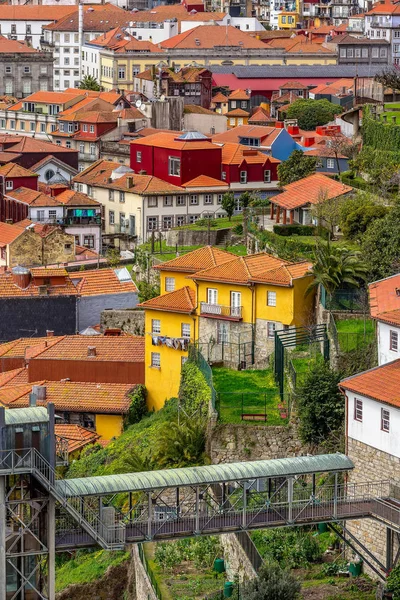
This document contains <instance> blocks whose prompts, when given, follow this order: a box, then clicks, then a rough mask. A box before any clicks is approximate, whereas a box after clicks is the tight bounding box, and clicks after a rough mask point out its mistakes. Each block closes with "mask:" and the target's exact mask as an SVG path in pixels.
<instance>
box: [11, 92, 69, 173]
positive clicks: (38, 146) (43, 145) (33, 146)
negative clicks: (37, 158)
mask: <svg viewBox="0 0 400 600" xmlns="http://www.w3.org/2000/svg"><path fill="white" fill-rule="evenodd" d="M41 93H44V92H41ZM25 100H27V98H25ZM13 108H14V107H13ZM10 110H11V109H10ZM4 138H5V139H3V140H1V138H0V143H6V142H10V141H13V140H10V139H7V137H6V136H4ZM10 151H12V152H20V153H21V152H29V153H34V152H40V153H48V154H55V153H58V152H68V153H70V152H73V153H75V154H76V153H77V152H78V150H73V149H72V148H66V147H65V146H57V145H56V144H52V143H50V142H46V141H44V140H37V139H36V138H31V137H29V136H27V135H21V136H18V138H17V139H16V141H15V144H14V145H13V146H11V147H10ZM35 175H37V173H32V176H35Z"/></svg>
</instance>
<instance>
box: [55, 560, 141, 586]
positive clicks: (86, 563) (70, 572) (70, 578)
mask: <svg viewBox="0 0 400 600" xmlns="http://www.w3.org/2000/svg"><path fill="white" fill-rule="evenodd" d="M129 559H130V555H129V552H123V551H115V552H111V551H107V550H99V551H97V552H87V551H82V550H80V551H78V552H77V553H76V555H75V557H74V558H72V559H71V560H68V562H65V563H64V564H63V565H62V566H61V567H59V568H58V569H57V571H56V592H60V591H61V590H64V589H65V588H66V587H68V586H69V585H72V584H77V583H80V584H82V583H90V582H91V581H95V580H97V579H100V578H101V577H103V575H104V574H105V572H106V571H107V569H108V568H109V567H115V566H117V565H120V564H121V563H123V562H124V561H126V560H129Z"/></svg>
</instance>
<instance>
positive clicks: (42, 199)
mask: <svg viewBox="0 0 400 600" xmlns="http://www.w3.org/2000/svg"><path fill="white" fill-rule="evenodd" d="M7 196H9V197H10V198H14V199H15V200H18V202H23V203H24V204H29V206H60V204H61V203H60V202H59V201H58V199H57V198H55V197H53V196H48V195H47V194H43V192H40V191H39V192H37V191H36V190H31V189H30V188H26V187H19V188H17V189H16V190H12V191H10V192H8V193H7ZM19 224H21V223H19Z"/></svg>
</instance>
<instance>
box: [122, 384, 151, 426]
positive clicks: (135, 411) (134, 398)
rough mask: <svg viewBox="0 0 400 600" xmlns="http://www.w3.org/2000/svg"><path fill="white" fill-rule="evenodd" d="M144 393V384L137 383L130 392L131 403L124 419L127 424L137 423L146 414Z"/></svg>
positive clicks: (145, 393)
mask: <svg viewBox="0 0 400 600" xmlns="http://www.w3.org/2000/svg"><path fill="white" fill-rule="evenodd" d="M146 395H147V392H146V388H145V386H144V385H137V386H136V387H135V389H134V391H133V392H132V394H130V399H131V404H130V406H129V412H128V414H127V419H126V420H127V424H128V425H133V424H134V423H139V421H140V420H141V419H143V417H144V416H145V415H147V404H146Z"/></svg>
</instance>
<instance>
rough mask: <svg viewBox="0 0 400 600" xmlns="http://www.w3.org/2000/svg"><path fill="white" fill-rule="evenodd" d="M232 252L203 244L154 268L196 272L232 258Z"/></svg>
mask: <svg viewBox="0 0 400 600" xmlns="http://www.w3.org/2000/svg"><path fill="white" fill-rule="evenodd" d="M232 257H233V254H231V253H230V252H226V251H225V250H220V249H219V248H214V247H213V246H204V247H203V248H199V249H198V250H193V251H192V252H188V253H187V254H183V255H182V256H178V258H173V259H172V260H168V261H167V262H164V263H162V264H161V265H156V266H155V267H154V269H158V270H160V271H179V272H182V273H196V272H197V271H200V270H201V269H207V268H209V267H215V266H217V265H221V264H223V263H226V262H228V261H230V260H232Z"/></svg>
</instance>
